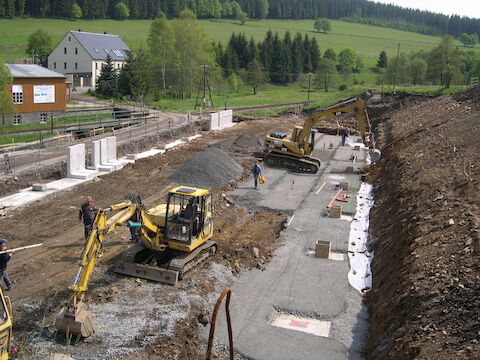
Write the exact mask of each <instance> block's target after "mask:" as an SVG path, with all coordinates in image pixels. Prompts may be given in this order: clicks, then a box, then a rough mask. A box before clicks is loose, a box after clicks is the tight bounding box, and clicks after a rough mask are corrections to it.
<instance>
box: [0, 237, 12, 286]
mask: <svg viewBox="0 0 480 360" xmlns="http://www.w3.org/2000/svg"><path fill="white" fill-rule="evenodd" d="M7 241H8V240H7V239H2V238H0V245H1V251H6V250H7ZM12 255H13V252H7V253H4V254H0V283H1V282H2V280H3V281H5V285H7V289H6V290H7V291H9V290H11V289H12V287H13V284H12V282H11V281H10V278H9V277H8V274H7V263H8V261H9V260H10V258H11V257H12Z"/></svg>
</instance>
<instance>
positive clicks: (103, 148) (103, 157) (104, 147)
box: [100, 139, 108, 165]
mask: <svg viewBox="0 0 480 360" xmlns="http://www.w3.org/2000/svg"><path fill="white" fill-rule="evenodd" d="M100 164H101V165H108V143H107V139H100Z"/></svg>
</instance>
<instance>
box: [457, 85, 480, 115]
mask: <svg viewBox="0 0 480 360" xmlns="http://www.w3.org/2000/svg"><path fill="white" fill-rule="evenodd" d="M454 99H455V100H457V101H460V102H462V103H463V102H465V103H468V104H471V106H473V107H474V108H475V109H477V110H480V86H475V87H472V88H471V89H468V90H467V91H464V92H461V93H459V94H456V95H455V96H454Z"/></svg>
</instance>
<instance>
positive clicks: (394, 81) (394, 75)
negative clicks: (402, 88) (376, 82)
mask: <svg viewBox="0 0 480 360" xmlns="http://www.w3.org/2000/svg"><path fill="white" fill-rule="evenodd" d="M399 55H400V44H398V48H397V59H396V60H395V72H394V73H393V91H395V84H396V82H397V69H398V56H399Z"/></svg>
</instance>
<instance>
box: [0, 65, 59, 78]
mask: <svg viewBox="0 0 480 360" xmlns="http://www.w3.org/2000/svg"><path fill="white" fill-rule="evenodd" d="M5 65H7V68H8V70H10V73H11V74H12V76H13V77H14V78H32V77H35V78H64V77H65V75H63V74H59V73H57V72H55V71H52V70H49V69H47V68H44V67H43V66H40V65H34V64H5Z"/></svg>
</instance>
